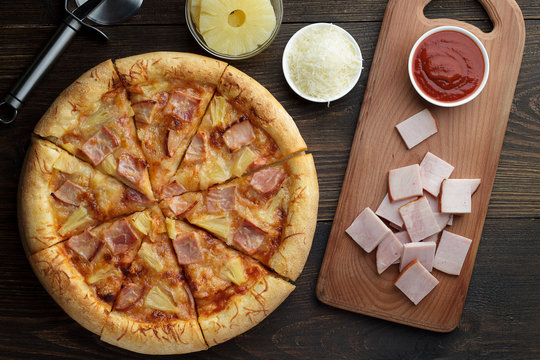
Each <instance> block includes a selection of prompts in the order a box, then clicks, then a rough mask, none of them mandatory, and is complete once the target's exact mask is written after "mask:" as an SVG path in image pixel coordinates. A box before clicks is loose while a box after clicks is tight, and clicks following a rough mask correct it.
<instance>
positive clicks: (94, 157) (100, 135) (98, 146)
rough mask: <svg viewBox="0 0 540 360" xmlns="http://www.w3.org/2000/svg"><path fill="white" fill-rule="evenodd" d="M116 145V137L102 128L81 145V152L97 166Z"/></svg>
mask: <svg viewBox="0 0 540 360" xmlns="http://www.w3.org/2000/svg"><path fill="white" fill-rule="evenodd" d="M118 145H119V142H118V139H117V138H116V136H114V134H113V133H112V132H111V130H109V128H107V127H106V126H103V127H102V128H101V130H99V131H98V132H97V133H95V134H94V136H92V137H91V138H90V139H88V140H87V141H86V142H85V143H84V144H83V146H82V148H81V151H82V152H83V153H84V154H85V155H86V156H87V157H88V159H90V161H91V162H92V164H94V165H99V164H100V163H101V162H102V161H103V159H105V157H106V156H107V155H109V154H110V153H112V152H113V150H114V149H116V148H117V147H118Z"/></svg>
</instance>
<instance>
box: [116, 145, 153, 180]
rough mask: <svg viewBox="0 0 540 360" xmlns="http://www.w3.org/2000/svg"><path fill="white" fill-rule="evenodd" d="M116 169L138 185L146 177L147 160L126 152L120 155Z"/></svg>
mask: <svg viewBox="0 0 540 360" xmlns="http://www.w3.org/2000/svg"><path fill="white" fill-rule="evenodd" d="M116 171H117V172H118V174H120V175H122V176H123V177H124V178H126V179H127V180H128V181H129V182H131V183H132V184H134V185H138V184H139V183H140V182H141V180H142V178H143V177H144V172H145V171H146V162H145V161H144V160H143V159H139V158H136V157H135V156H133V155H131V154H129V153H127V152H124V153H122V154H121V155H120V156H119V157H118V165H117V167H116Z"/></svg>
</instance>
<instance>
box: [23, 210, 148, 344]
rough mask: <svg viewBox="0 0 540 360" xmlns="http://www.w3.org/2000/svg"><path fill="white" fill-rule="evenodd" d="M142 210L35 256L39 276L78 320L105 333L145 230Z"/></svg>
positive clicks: (57, 300)
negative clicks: (105, 327) (142, 224)
mask: <svg viewBox="0 0 540 360" xmlns="http://www.w3.org/2000/svg"><path fill="white" fill-rule="evenodd" d="M143 214H145V213H142V212H138V213H135V214H133V215H130V216H128V217H124V218H120V219H117V220H114V221H111V222H107V223H104V224H102V225H99V226H98V227H96V228H94V229H92V230H85V232H83V233H81V234H78V235H74V236H72V237H71V238H69V239H68V240H67V241H64V242H62V243H59V244H56V245H53V246H51V247H49V248H47V249H44V250H41V251H39V252H37V253H35V254H34V255H32V256H30V264H31V265H32V267H33V269H34V272H35V273H36V275H37V277H38V278H39V280H40V281H41V283H42V284H43V286H44V287H45V289H46V290H47V291H48V292H49V294H50V295H51V296H52V297H53V299H54V300H55V301H56V302H57V303H58V304H59V305H60V306H61V307H62V308H63V309H64V311H65V312H66V313H67V314H68V315H69V316H71V317H72V318H73V319H74V320H75V321H77V322H78V323H79V324H81V325H82V326H83V327H85V328H86V329H88V330H90V331H92V332H93V333H95V334H98V335H99V334H100V333H101V330H102V328H103V326H104V325H105V322H106V320H107V316H108V314H109V312H110V311H111V308H112V305H113V303H114V301H115V299H116V296H117V294H118V292H119V291H120V287H121V285H122V280H123V278H124V275H123V274H124V272H126V271H127V270H128V269H129V267H130V264H131V262H132V261H133V259H134V258H135V255H136V254H137V251H138V250H139V246H140V244H141V240H142V238H143V236H144V234H143V233H142V232H141V231H140V230H139V229H138V228H139V226H138V225H137V222H138V219H139V217H141V216H143Z"/></svg>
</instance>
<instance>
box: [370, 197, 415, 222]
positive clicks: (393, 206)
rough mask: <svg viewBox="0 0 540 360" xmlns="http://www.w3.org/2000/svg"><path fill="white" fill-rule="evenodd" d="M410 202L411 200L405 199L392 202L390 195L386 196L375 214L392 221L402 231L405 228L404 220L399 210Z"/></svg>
mask: <svg viewBox="0 0 540 360" xmlns="http://www.w3.org/2000/svg"><path fill="white" fill-rule="evenodd" d="M410 201H411V199H405V200H400V201H394V202H392V201H390V197H389V196H388V194H386V196H385V197H384V199H383V201H382V202H381V204H380V205H379V207H378V208H377V211H376V212H375V214H377V215H379V216H380V217H382V218H383V219H386V220H388V221H390V222H391V223H392V224H393V225H395V226H396V227H397V228H399V229H401V228H403V220H402V219H401V215H399V208H400V207H402V206H403V205H405V204H407V203H408V202H410Z"/></svg>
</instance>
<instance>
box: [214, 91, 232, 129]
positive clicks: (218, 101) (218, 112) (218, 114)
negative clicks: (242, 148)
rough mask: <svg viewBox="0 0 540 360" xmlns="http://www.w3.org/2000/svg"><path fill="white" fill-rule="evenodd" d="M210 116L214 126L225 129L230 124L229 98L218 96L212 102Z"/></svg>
mask: <svg viewBox="0 0 540 360" xmlns="http://www.w3.org/2000/svg"><path fill="white" fill-rule="evenodd" d="M210 116H211V118H212V126H213V127H219V128H222V129H225V128H226V127H227V126H228V125H229V124H228V121H227V99H225V98H224V97H223V96H216V97H215V98H214V100H212V102H211V103H210Z"/></svg>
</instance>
